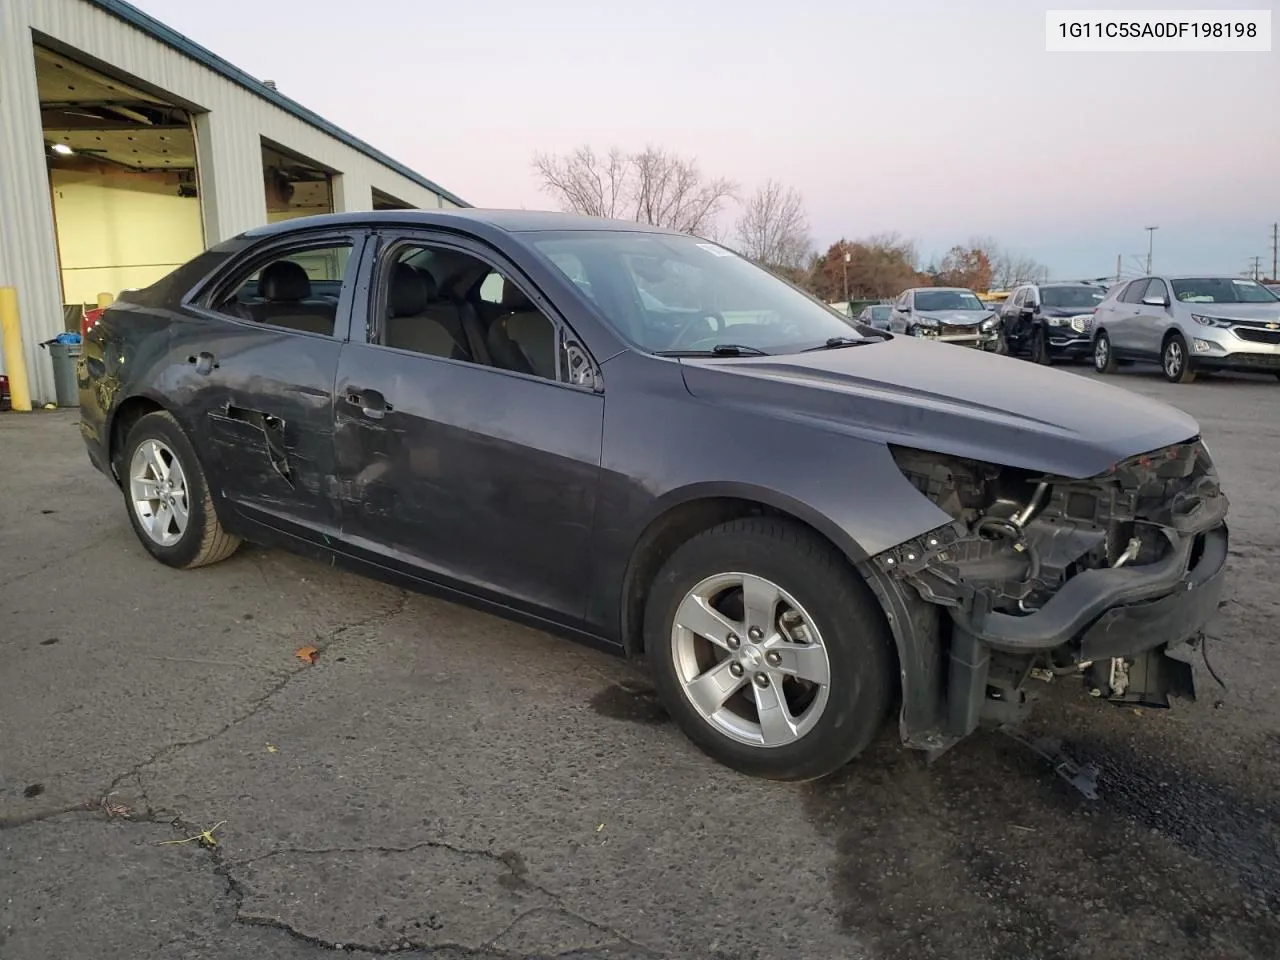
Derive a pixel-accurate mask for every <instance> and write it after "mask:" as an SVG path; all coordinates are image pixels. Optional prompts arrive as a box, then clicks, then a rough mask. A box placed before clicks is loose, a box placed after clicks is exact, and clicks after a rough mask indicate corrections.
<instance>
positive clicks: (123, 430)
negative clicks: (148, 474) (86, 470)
mask: <svg viewBox="0 0 1280 960" xmlns="http://www.w3.org/2000/svg"><path fill="white" fill-rule="evenodd" d="M167 409H168V408H167V407H166V406H165V405H164V404H163V403H162V402H161V401H160V400H159V399H157V398H156V397H155V396H152V395H151V394H147V393H138V394H134V395H133V396H130V397H127V398H125V399H124V400H122V401H120V403H118V404H117V405H116V408H115V410H113V411H112V413H111V415H110V416H109V417H108V418H107V462H108V463H109V464H111V469H112V471H113V472H114V473H115V478H116V481H117V482H120V480H121V477H122V476H123V466H122V464H121V461H120V458H121V457H122V456H123V454H124V442H125V440H126V438H128V436H129V431H130V430H132V429H133V425H134V424H135V423H137V422H138V421H139V420H141V419H142V418H143V417H145V416H146V415H147V414H149V413H155V412H157V411H159V410H167Z"/></svg>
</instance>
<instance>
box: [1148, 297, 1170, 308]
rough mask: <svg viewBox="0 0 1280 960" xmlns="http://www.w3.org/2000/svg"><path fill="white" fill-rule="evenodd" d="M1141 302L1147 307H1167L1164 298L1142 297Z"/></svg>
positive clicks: (1166, 300)
mask: <svg viewBox="0 0 1280 960" xmlns="http://www.w3.org/2000/svg"><path fill="white" fill-rule="evenodd" d="M1142 302H1143V303H1145V304H1146V305H1147V306H1149V307H1167V306H1168V305H1169V301H1168V299H1167V298H1166V297H1143V298H1142Z"/></svg>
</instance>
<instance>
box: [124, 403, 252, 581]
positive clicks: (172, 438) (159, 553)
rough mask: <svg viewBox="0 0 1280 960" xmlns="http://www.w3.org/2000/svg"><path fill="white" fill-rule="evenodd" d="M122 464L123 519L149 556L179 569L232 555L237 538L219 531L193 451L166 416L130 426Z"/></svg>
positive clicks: (160, 413)
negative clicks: (125, 510) (125, 514)
mask: <svg viewBox="0 0 1280 960" xmlns="http://www.w3.org/2000/svg"><path fill="white" fill-rule="evenodd" d="M124 465H125V476H124V478H123V481H122V483H121V487H122V488H123V490H124V498H125V503H126V505H127V506H128V509H129V521H130V522H131V523H132V524H133V530H134V532H135V533H136V534H137V535H138V539H139V540H140V541H141V542H142V545H143V546H144V547H146V549H147V551H148V552H149V553H150V554H151V555H152V556H153V557H155V558H156V559H157V560H159V561H160V562H161V563H164V564H167V565H169V566H171V567H178V568H180V569H185V568H188V567H200V566H204V565H206V564H210V563H217V562H218V561H219V560H225V559H226V558H227V557H229V556H231V554H233V553H235V552H236V549H237V548H238V547H239V546H240V539H239V538H238V537H236V536H233V535H232V534H229V533H227V532H226V531H225V530H224V529H223V528H222V524H221V522H220V521H219V520H218V515H217V512H216V511H215V509H214V505H213V498H212V496H210V494H209V487H208V485H207V484H206V482H205V478H204V471H203V470H202V469H201V468H200V462H199V460H198V459H196V452H195V450H194V449H193V448H192V446H191V441H189V440H188V439H187V435H186V433H184V432H183V430H182V427H180V426H179V425H178V421H177V420H175V419H174V418H173V415H172V414H170V413H168V412H167V411H163V410H158V411H156V412H154V413H149V414H147V415H146V416H144V417H141V418H140V419H139V420H138V422H137V423H135V424H134V425H133V427H132V429H130V431H129V435H128V437H127V439H126V440H125V454H124Z"/></svg>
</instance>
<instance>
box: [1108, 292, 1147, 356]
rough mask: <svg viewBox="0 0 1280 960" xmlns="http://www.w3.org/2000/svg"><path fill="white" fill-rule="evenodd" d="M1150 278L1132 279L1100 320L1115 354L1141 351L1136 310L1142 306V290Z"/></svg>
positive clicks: (1128, 354)
mask: <svg viewBox="0 0 1280 960" xmlns="http://www.w3.org/2000/svg"><path fill="white" fill-rule="evenodd" d="M1149 282H1150V278H1148V277H1143V278H1142V279H1140V280H1134V281H1132V282H1131V283H1130V284H1129V285H1128V286H1127V287H1125V288H1124V290H1123V291H1122V292H1121V293H1120V296H1118V297H1116V299H1115V300H1113V301H1112V303H1111V306H1110V308H1109V309H1108V310H1107V313H1106V316H1105V317H1104V318H1103V319H1102V320H1101V321H1100V323H1101V324H1102V325H1105V327H1106V331H1107V336H1108V337H1109V338H1110V339H1111V347H1112V350H1113V351H1114V353H1115V354H1116V355H1121V354H1123V355H1125V356H1135V355H1139V354H1141V353H1142V349H1141V348H1142V337H1141V332H1142V331H1141V328H1140V327H1139V323H1138V311H1139V308H1140V307H1141V306H1142V296H1143V292H1144V291H1145V290H1146V289H1147V284H1148V283H1149Z"/></svg>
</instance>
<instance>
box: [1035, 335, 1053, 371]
mask: <svg viewBox="0 0 1280 960" xmlns="http://www.w3.org/2000/svg"><path fill="white" fill-rule="evenodd" d="M1031 356H1032V358H1034V360H1035V362H1036V363H1038V364H1040V365H1041V366H1043V367H1047V366H1049V364H1051V363H1053V357H1051V356H1049V338H1048V337H1046V336H1045V334H1044V328H1043V327H1037V328H1036V332H1035V336H1034V337H1032V339H1031Z"/></svg>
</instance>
